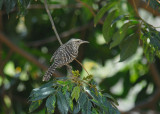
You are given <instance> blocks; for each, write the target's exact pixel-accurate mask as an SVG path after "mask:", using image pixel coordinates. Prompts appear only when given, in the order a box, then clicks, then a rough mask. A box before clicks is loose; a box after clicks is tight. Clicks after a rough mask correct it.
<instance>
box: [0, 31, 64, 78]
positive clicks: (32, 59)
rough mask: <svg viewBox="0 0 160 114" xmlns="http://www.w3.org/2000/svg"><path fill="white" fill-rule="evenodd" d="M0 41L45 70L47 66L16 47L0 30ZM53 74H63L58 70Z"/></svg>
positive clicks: (58, 75)
mask: <svg viewBox="0 0 160 114" xmlns="http://www.w3.org/2000/svg"><path fill="white" fill-rule="evenodd" d="M0 41H1V42H3V43H4V44H6V45H7V46H8V47H9V48H10V49H12V50H13V51H14V52H16V53H18V54H20V55H21V56H23V57H24V58H26V59H27V60H28V61H30V62H31V63H33V64H35V65H36V66H38V67H40V68H41V69H43V70H44V71H45V70H47V66H45V65H44V64H42V63H40V62H39V61H38V60H37V59H36V58H34V57H33V56H32V55H30V54H29V53H27V52H25V51H24V50H22V49H20V48H19V47H17V46H16V45H15V44H13V43H12V42H11V41H9V40H8V38H7V37H6V36H5V35H4V34H2V33H1V32H0ZM54 76H56V77H62V76H63V75H62V74H61V73H59V72H57V71H56V72H55V74H54Z"/></svg>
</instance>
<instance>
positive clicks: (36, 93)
mask: <svg viewBox="0 0 160 114" xmlns="http://www.w3.org/2000/svg"><path fill="white" fill-rule="evenodd" d="M54 92H55V89H54V88H51V87H45V88H42V89H41V88H36V89H34V90H33V91H32V92H31V95H30V97H31V98H30V101H37V100H40V99H44V98H46V97H47V96H49V95H50V94H52V93H54Z"/></svg>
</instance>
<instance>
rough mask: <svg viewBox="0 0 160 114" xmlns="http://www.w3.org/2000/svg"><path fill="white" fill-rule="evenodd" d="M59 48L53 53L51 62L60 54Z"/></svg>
mask: <svg viewBox="0 0 160 114" xmlns="http://www.w3.org/2000/svg"><path fill="white" fill-rule="evenodd" d="M58 50H59V49H57V50H56V51H55V52H54V53H53V55H52V57H51V59H50V62H52V61H53V59H54V58H55V56H56V55H57V54H58Z"/></svg>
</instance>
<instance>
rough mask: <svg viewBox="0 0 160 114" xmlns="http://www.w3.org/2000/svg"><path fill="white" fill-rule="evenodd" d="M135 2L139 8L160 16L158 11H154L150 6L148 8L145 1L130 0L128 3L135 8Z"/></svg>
mask: <svg viewBox="0 0 160 114" xmlns="http://www.w3.org/2000/svg"><path fill="white" fill-rule="evenodd" d="M133 1H134V2H135V4H136V6H137V8H143V9H145V10H147V11H148V12H150V13H152V14H153V15H154V16H160V12H158V10H154V9H153V8H151V7H150V6H148V7H147V3H146V2H144V1H143V0H128V2H129V3H130V4H131V5H132V6H133Z"/></svg>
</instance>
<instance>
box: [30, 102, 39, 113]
mask: <svg viewBox="0 0 160 114" xmlns="http://www.w3.org/2000/svg"><path fill="white" fill-rule="evenodd" d="M41 104H42V100H38V101H33V102H32V103H31V105H30V107H29V112H33V111H34V110H36V109H37V108H38V107H39V106H40V105H41Z"/></svg>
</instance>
